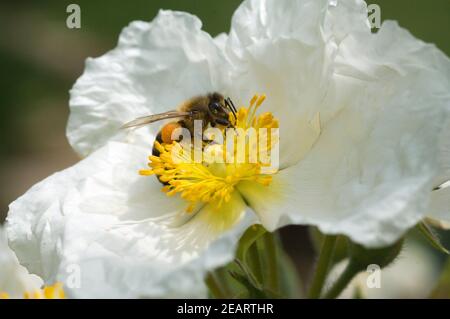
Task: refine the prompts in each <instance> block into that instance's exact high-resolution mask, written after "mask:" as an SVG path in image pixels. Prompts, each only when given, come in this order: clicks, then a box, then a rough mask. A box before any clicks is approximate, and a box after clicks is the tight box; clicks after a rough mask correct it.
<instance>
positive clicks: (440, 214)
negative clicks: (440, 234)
mask: <svg viewBox="0 0 450 319" xmlns="http://www.w3.org/2000/svg"><path fill="white" fill-rule="evenodd" d="M427 216H428V217H430V218H432V219H435V220H437V221H438V222H440V223H439V225H440V226H441V227H442V228H446V229H450V187H444V188H441V189H438V190H435V191H433V192H432V193H431V200H430V205H429V207H428V210H427Z"/></svg>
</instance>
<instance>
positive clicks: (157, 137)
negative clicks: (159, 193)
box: [152, 131, 169, 185]
mask: <svg viewBox="0 0 450 319" xmlns="http://www.w3.org/2000/svg"><path fill="white" fill-rule="evenodd" d="M156 141H158V142H159V143H160V144H161V143H162V142H163V140H162V136H161V131H159V132H158V135H156V138H155V142H156ZM152 155H153V156H158V157H159V155H161V153H160V152H159V151H158V150H157V149H156V147H155V143H153V149H152ZM156 178H157V179H158V181H159V182H160V183H161V184H163V185H169V183H167V182H163V181H161V180H160V179H159V175H156Z"/></svg>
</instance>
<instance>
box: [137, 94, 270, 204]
mask: <svg viewBox="0 0 450 319" xmlns="http://www.w3.org/2000/svg"><path fill="white" fill-rule="evenodd" d="M265 98H266V96H265V95H261V96H258V95H255V96H253V98H252V99H251V100H250V105H249V107H241V108H240V109H239V110H238V112H237V114H236V118H234V116H232V115H231V114H230V121H231V122H232V124H233V125H234V127H235V128H237V129H244V130H247V129H249V128H254V129H255V131H256V134H257V136H259V135H258V134H259V132H258V130H259V129H260V128H267V129H271V128H278V121H277V120H276V119H275V118H274V117H273V115H272V114H271V113H269V112H266V113H263V114H261V115H259V116H256V111H257V109H258V108H259V107H260V106H261V104H262V103H263V102H264V100H265ZM237 138H238V137H237V136H235V137H234V139H235V140H237ZM244 141H245V143H246V144H245V148H246V150H247V151H248V150H249V149H250V148H254V149H258V146H257V145H254V144H251V142H249V141H247V140H245V139H244ZM272 143H273V141H271V138H270V135H269V146H268V147H267V148H268V149H270V148H271V146H272ZM154 146H155V148H156V149H157V150H158V151H159V153H160V154H159V156H153V155H152V156H149V160H150V162H149V163H148V166H149V168H150V169H143V170H140V171H139V174H140V175H143V176H149V175H157V176H158V178H159V180H160V181H162V182H164V183H167V184H168V185H165V186H163V187H162V191H163V192H164V193H165V194H166V195H167V196H174V195H175V194H179V195H180V196H181V198H183V199H184V200H186V201H187V202H188V207H187V209H186V211H187V212H188V213H190V212H193V211H194V210H195V208H196V207H197V206H198V205H199V204H206V203H210V204H213V205H214V206H215V207H217V208H220V207H221V206H222V205H223V204H224V203H226V202H228V201H229V200H230V199H231V197H232V196H231V195H232V193H233V192H234V191H235V189H236V186H237V185H238V184H239V183H240V182H241V181H252V182H255V183H258V184H261V185H263V186H268V185H269V184H270V183H271V181H272V177H271V176H270V175H264V174H261V168H262V167H263V166H265V165H264V164H262V163H260V162H259V161H256V162H251V161H249V157H248V155H246V157H245V161H244V162H243V163H241V162H238V161H236V160H234V161H232V162H231V163H230V162H226V163H210V162H207V161H205V159H204V161H203V162H201V163H197V162H195V161H194V159H193V156H192V154H191V152H189V151H188V152H186V151H185V150H183V149H182V148H181V147H179V146H180V145H179V144H178V143H177V142H173V143H172V144H165V143H159V142H158V141H155V144H154ZM217 146H218V149H217V150H216V149H214V151H215V152H216V151H217V152H219V153H214V154H219V158H222V159H223V158H226V156H225V154H227V152H229V150H227V146H226V145H217ZM220 152H222V153H220ZM234 152H236V150H234ZM246 153H249V152H246Z"/></svg>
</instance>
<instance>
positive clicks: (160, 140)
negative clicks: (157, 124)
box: [152, 131, 163, 157]
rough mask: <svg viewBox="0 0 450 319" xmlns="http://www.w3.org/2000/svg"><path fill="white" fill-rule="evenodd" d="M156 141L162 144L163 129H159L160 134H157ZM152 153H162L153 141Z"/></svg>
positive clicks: (155, 154) (156, 154) (157, 154)
mask: <svg viewBox="0 0 450 319" xmlns="http://www.w3.org/2000/svg"><path fill="white" fill-rule="evenodd" d="M156 141H158V142H159V144H162V142H163V140H162V136H161V131H159V132H158V135H156V138H155V142H156ZM152 155H154V156H158V157H159V155H160V153H159V151H158V150H157V149H156V147H155V143H153V149H152Z"/></svg>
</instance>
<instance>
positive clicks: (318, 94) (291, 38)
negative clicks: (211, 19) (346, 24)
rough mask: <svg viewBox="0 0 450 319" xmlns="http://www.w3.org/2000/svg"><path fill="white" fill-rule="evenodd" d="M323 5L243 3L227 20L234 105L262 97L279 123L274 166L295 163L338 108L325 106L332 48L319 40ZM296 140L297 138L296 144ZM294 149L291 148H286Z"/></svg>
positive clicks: (269, 0)
mask: <svg viewBox="0 0 450 319" xmlns="http://www.w3.org/2000/svg"><path fill="white" fill-rule="evenodd" d="M327 7H328V1H324V0H323V1H318V0H313V1H305V0H301V1H300V0H295V1H274V0H267V1H245V2H243V4H242V5H241V6H240V7H239V8H238V9H237V11H236V12H235V14H234V16H233V20H232V25H231V30H230V36H229V39H228V43H227V50H226V52H227V55H228V57H229V59H230V62H231V66H232V70H233V72H232V74H231V77H232V79H233V80H232V83H233V87H232V92H233V94H232V96H233V97H235V99H236V100H237V101H238V104H240V103H244V102H245V101H246V99H248V98H249V97H250V96H252V95H253V94H254V93H255V92H256V93H265V94H266V95H267V99H266V101H265V102H264V106H263V110H261V112H264V111H269V112H272V113H273V114H274V115H275V117H276V118H277V119H279V122H280V163H281V167H287V166H289V165H291V164H293V163H296V162H297V161H299V160H301V159H302V158H303V157H304V156H305V155H306V154H307V152H308V151H309V150H310V149H311V147H312V146H313V145H314V143H315V142H316V140H317V138H318V135H319V133H320V129H318V125H314V124H313V123H314V122H324V121H327V120H328V118H330V117H331V116H332V115H333V114H334V113H335V112H337V111H338V109H339V108H340V105H338V104H337V103H328V101H327V95H334V94H335V93H334V91H335V89H336V88H335V86H336V84H335V83H334V82H335V79H334V78H333V77H332V62H333V57H334V54H335V50H336V46H335V45H334V44H333V43H332V42H331V40H330V41H328V39H324V37H323V35H322V33H321V29H322V28H323V27H324V21H325V17H326V12H327ZM300 137H301V138H300ZM293 141H295V142H296V147H292V142H293Z"/></svg>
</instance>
